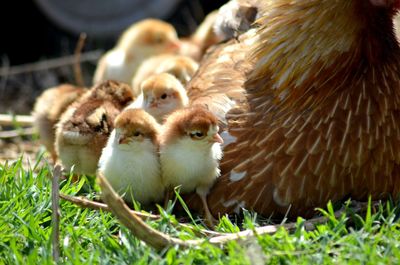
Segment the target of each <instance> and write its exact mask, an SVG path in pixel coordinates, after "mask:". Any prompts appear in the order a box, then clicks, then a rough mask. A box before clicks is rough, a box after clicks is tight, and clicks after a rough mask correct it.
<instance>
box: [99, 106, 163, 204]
mask: <svg viewBox="0 0 400 265" xmlns="http://www.w3.org/2000/svg"><path fill="white" fill-rule="evenodd" d="M159 131H160V125H159V124H158V123H157V121H156V120H155V119H154V118H153V117H152V116H151V115H150V114H148V113H147V112H146V111H144V110H142V109H127V110H124V111H122V112H121V113H120V114H119V115H118V116H117V118H116V119H115V129H114V130H113V131H112V133H111V135H110V138H109V139H108V142H107V145H106V147H105V148H104V149H103V152H102V155H101V157H100V160H99V171H100V172H101V173H103V175H104V176H105V178H106V179H107V180H108V182H109V183H110V184H111V186H112V187H113V188H114V190H116V191H117V192H119V194H120V195H124V199H125V200H126V201H128V202H131V203H132V202H133V199H135V200H136V201H138V202H140V203H141V204H144V205H147V204H149V203H151V202H157V201H161V200H162V199H163V196H164V185H163V184H162V180H161V172H160V161H159V156H158V141H157V137H158V134H159Z"/></svg>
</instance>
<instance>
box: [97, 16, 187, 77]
mask: <svg viewBox="0 0 400 265" xmlns="http://www.w3.org/2000/svg"><path fill="white" fill-rule="evenodd" d="M179 47H180V43H179V39H178V36H177V33H176V30H175V29H174V27H173V26H172V25H170V24H168V23H166V22H163V21H161V20H157V19H145V20H142V21H140V22H137V23H135V24H133V25H132V26H131V27H129V28H128V29H127V30H126V31H125V32H124V33H123V34H122V36H121V38H120V39H119V41H118V43H117V45H116V46H115V47H114V48H113V49H112V50H110V51H108V52H107V53H106V54H105V55H104V56H102V58H101V59H100V60H99V62H98V64H97V68H96V71H95V74H94V78H93V83H94V84H96V83H99V82H101V81H104V80H108V79H114V80H118V81H121V82H125V83H130V82H131V80H132V77H133V75H134V74H135V72H136V70H137V68H138V67H139V65H140V64H141V63H142V62H143V61H144V60H145V59H146V58H149V57H151V56H153V55H158V54H162V53H177V52H178V51H179Z"/></svg>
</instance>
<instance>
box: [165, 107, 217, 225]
mask: <svg viewBox="0 0 400 265" xmlns="http://www.w3.org/2000/svg"><path fill="white" fill-rule="evenodd" d="M217 124H218V120H217V118H216V117H215V116H214V115H213V114H212V113H211V112H209V111H208V110H206V109H205V108H203V107H191V108H184V109H180V110H177V111H175V112H174V113H172V114H171V115H170V116H169V117H168V118H167V120H166V122H165V124H164V125H163V129H162V132H161V136H160V162H161V171H162V178H163V182H164V185H165V187H166V188H167V189H169V190H170V189H171V188H174V187H176V186H181V188H180V189H181V192H182V193H188V192H192V191H196V193H197V194H198V195H199V196H200V198H201V201H202V203H203V208H204V212H205V216H206V220H207V221H208V222H209V223H212V220H213V217H212V215H211V213H210V211H209V209H208V204H207V200H206V198H207V194H208V191H209V189H210V187H211V186H212V184H213V183H214V181H215V180H216V179H217V177H218V176H219V175H220V170H219V160H220V159H221V157H222V150H221V144H222V143H223V140H222V138H221V137H220V135H219V134H218V130H219V128H218V125H217Z"/></svg>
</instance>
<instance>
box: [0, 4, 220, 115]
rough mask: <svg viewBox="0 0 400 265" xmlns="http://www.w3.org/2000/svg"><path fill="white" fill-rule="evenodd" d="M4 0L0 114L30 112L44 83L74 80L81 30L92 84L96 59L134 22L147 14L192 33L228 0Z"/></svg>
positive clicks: (84, 63) (86, 75)
mask: <svg viewBox="0 0 400 265" xmlns="http://www.w3.org/2000/svg"><path fill="white" fill-rule="evenodd" d="M4 2H5V3H2V11H3V14H5V13H6V14H8V15H7V16H4V15H3V16H1V17H0V22H1V25H2V35H3V38H2V41H1V42H0V64H1V65H0V113H6V112H11V113H15V114H27V113H29V112H30V110H31V108H32V105H33V102H34V100H35V98H36V96H37V95H39V94H40V93H41V92H42V91H43V90H44V89H45V88H48V87H51V86H55V85H57V84H60V83H63V82H68V83H75V80H74V74H73V69H72V64H73V60H74V57H73V54H74V50H75V48H76V45H77V41H78V39H79V34H80V33H81V32H85V33H86V34H87V39H86V41H85V46H84V48H83V50H82V60H83V61H82V63H81V66H82V71H83V74H84V80H85V83H86V84H87V85H90V80H91V75H92V74H93V71H94V68H95V65H96V62H97V60H98V58H99V56H100V55H101V53H103V52H104V51H106V50H108V49H110V48H111V47H113V46H114V44H115V41H116V39H117V37H118V36H119V34H120V33H121V32H122V31H123V30H124V29H125V28H126V27H127V26H129V25H130V24H132V23H134V22H135V21H138V20H140V19H143V18H146V17H155V18H160V19H163V20H165V21H168V22H170V23H171V24H172V25H174V26H175V28H176V30H177V32H178V34H179V36H187V35H189V34H190V33H192V32H193V31H194V30H195V29H196V27H197V26H198V24H200V23H201V21H202V20H203V19H204V17H205V16H206V15H207V14H208V13H209V12H211V11H213V10H215V9H218V8H219V7H220V6H221V5H222V4H224V3H225V2H226V0H224V1H223V0H201V1H200V0H112V1H110V0H28V1H27V0H13V1H4Z"/></svg>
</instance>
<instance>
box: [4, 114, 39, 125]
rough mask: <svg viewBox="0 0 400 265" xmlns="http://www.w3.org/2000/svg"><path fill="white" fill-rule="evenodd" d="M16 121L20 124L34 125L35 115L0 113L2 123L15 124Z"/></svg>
mask: <svg viewBox="0 0 400 265" xmlns="http://www.w3.org/2000/svg"><path fill="white" fill-rule="evenodd" d="M15 123H17V124H18V125H20V126H32V125H33V117H32V116H30V115H11V114H0V125H14V124H15Z"/></svg>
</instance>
